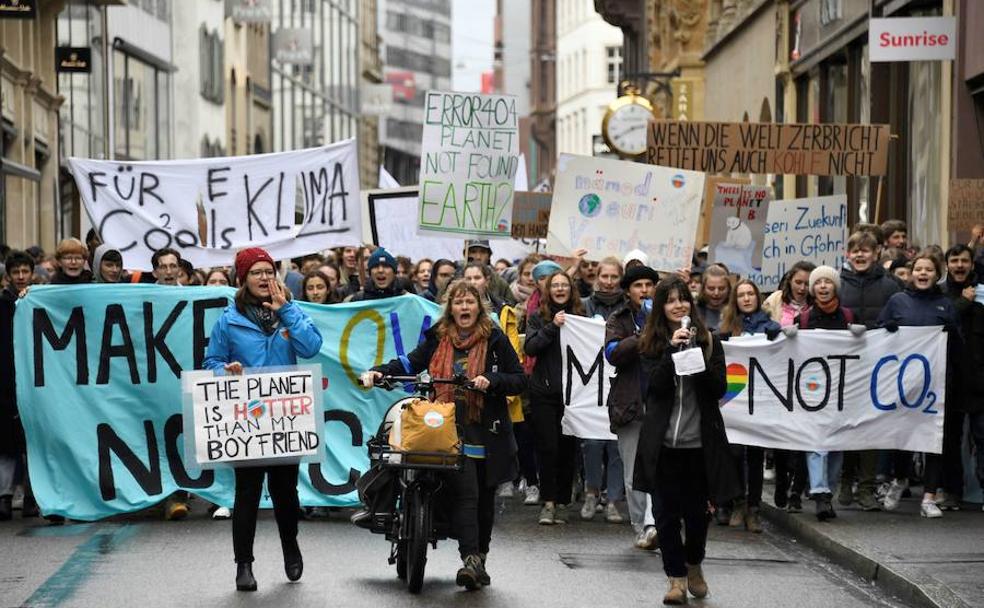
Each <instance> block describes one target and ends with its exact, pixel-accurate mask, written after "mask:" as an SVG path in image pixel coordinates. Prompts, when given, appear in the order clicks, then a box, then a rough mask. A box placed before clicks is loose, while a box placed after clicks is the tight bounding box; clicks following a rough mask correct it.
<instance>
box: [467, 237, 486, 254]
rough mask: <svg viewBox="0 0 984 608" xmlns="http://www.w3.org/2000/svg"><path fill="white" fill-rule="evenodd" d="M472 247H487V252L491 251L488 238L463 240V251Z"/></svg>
mask: <svg viewBox="0 0 984 608" xmlns="http://www.w3.org/2000/svg"><path fill="white" fill-rule="evenodd" d="M472 247H480V248H482V249H487V250H488V252H489V253H492V245H490V244H489V240H488V239H468V240H466V241H465V253H466V254H467V253H468V250H469V249H471V248H472Z"/></svg>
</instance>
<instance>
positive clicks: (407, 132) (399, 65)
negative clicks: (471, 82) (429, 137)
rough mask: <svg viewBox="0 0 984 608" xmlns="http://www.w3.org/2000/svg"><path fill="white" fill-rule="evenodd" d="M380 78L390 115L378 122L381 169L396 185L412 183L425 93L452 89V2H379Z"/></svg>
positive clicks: (417, 172) (416, 172) (417, 168)
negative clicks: (387, 90) (389, 93)
mask: <svg viewBox="0 0 984 608" xmlns="http://www.w3.org/2000/svg"><path fill="white" fill-rule="evenodd" d="M378 8H379V31H380V35H381V37H382V47H381V57H382V62H383V79H384V81H385V82H388V83H391V84H392V85H393V102H394V107H393V112H392V113H391V115H389V116H387V117H385V119H383V120H380V125H379V127H380V128H379V133H380V143H381V145H382V147H383V165H384V166H385V167H386V170H387V171H389V173H390V175H392V176H393V177H394V178H395V179H396V181H397V182H399V183H400V184H416V183H417V181H418V177H419V175H420V141H421V137H422V135H423V124H424V95H425V93H426V92H427V91H428V90H439V91H449V90H451V10H452V6H451V0H379V7H378Z"/></svg>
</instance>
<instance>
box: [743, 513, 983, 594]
mask: <svg viewBox="0 0 984 608" xmlns="http://www.w3.org/2000/svg"><path fill="white" fill-rule="evenodd" d="M761 514H762V516H763V517H764V518H765V519H767V520H768V521H769V522H771V523H772V524H773V525H775V526H776V527H778V528H780V529H782V530H783V531H785V532H786V533H788V534H790V535H791V536H792V537H794V538H796V539H797V540H799V541H800V542H802V543H803V544H805V545H807V546H808V547H810V548H811V549H813V550H815V551H817V552H819V553H821V554H822V555H824V556H825V557H827V558H828V559H830V560H832V561H834V562H836V563H837V564H839V565H841V566H844V567H845V568H847V569H849V570H851V571H852V572H854V573H855V574H857V575H858V576H860V577H861V578H863V579H864V580H866V581H868V582H870V583H874V584H875V585H877V586H878V587H880V588H882V589H883V590H884V591H886V592H888V593H891V594H892V595H895V596H897V597H898V598H899V599H901V600H902V601H904V602H907V603H909V604H912V605H915V606H920V607H921V608H953V607H954V606H966V605H967V604H966V603H965V602H963V601H962V600H960V599H959V598H956V597H954V596H953V595H952V593H947V592H946V590H944V589H936V590H930V589H927V588H926V587H924V586H923V585H920V584H919V583H918V582H916V581H914V580H912V579H911V578H910V577H909V576H907V575H906V574H904V573H902V572H900V571H899V570H896V569H894V568H892V567H891V566H888V565H886V564H884V563H882V562H880V561H878V559H877V558H876V557H872V556H870V555H867V554H865V553H863V552H862V551H860V550H858V549H855V548H852V547H850V546H847V545H845V544H842V543H840V542H838V541H836V540H834V539H832V538H830V537H829V536H827V535H825V534H824V533H823V532H821V531H819V530H817V529H816V528H815V527H814V526H812V525H810V524H808V523H806V522H805V521H802V520H801V519H800V518H798V517H794V516H793V515H790V514H789V513H786V512H785V511H783V510H780V509H777V508H776V507H774V506H772V505H770V504H766V503H765V502H763V503H762V505H761ZM934 591H935V592H940V591H942V592H943V593H941V595H946V596H948V597H946V598H945V599H944V598H934V597H933V595H934V593H933V592H934Z"/></svg>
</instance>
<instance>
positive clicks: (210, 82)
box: [198, 23, 225, 104]
mask: <svg viewBox="0 0 984 608" xmlns="http://www.w3.org/2000/svg"><path fill="white" fill-rule="evenodd" d="M224 54H225V48H224V47H223V44H222V39H221V38H219V32H218V30H212V31H211V32H209V31H208V29H207V28H206V27H205V24H204V23H203V24H202V26H201V27H200V28H199V29H198V64H199V65H198V79H199V91H200V92H201V95H202V97H204V98H205V99H207V100H209V101H211V102H214V103H217V104H222V103H223V102H224V101H225V82H224V81H223V74H222V66H223V61H224V60H223V56H224Z"/></svg>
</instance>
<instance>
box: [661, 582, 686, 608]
mask: <svg viewBox="0 0 984 608" xmlns="http://www.w3.org/2000/svg"><path fill="white" fill-rule="evenodd" d="M669 583H670V589H669V591H667V592H666V595H664V596H663V603H664V604H666V605H667V606H683V605H685V604H686V603H687V577H685V576H680V577H676V576H671V577H670V579H669Z"/></svg>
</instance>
